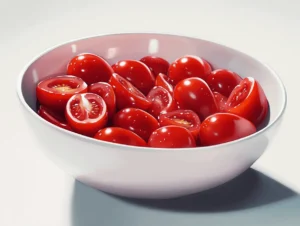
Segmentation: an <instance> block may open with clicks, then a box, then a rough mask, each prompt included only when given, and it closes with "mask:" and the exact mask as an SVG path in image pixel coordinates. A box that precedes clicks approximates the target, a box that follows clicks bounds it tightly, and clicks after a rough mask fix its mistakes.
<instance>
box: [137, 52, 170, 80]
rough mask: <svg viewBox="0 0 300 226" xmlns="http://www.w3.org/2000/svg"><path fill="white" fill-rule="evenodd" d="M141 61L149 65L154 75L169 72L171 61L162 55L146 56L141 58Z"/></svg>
mask: <svg viewBox="0 0 300 226" xmlns="http://www.w3.org/2000/svg"><path fill="white" fill-rule="evenodd" d="M140 61H141V62H143V63H144V64H146V65H147V66H148V67H149V69H150V70H151V71H152V72H153V74H154V76H157V75H158V74H159V73H163V74H167V73H168V69H169V66H170V63H169V62H168V61H167V60H165V59H163V58H161V57H156V56H145V57H143V58H142V59H140Z"/></svg>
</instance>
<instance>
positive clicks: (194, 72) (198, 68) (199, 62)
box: [168, 55, 211, 84]
mask: <svg viewBox="0 0 300 226" xmlns="http://www.w3.org/2000/svg"><path fill="white" fill-rule="evenodd" d="M210 72H211V68H210V67H208V65H207V64H206V63H205V61H204V60H203V59H202V58H200V57H197V56H192V55H186V56H184V57H181V58H179V59H177V60H175V61H174V62H173V63H171V65H170V68H169V72H168V75H169V77H170V79H171V80H172V81H173V83H174V84H177V83H178V82H180V81H181V80H183V79H186V78H191V77H199V78H202V79H203V80H206V78H207V76H208V75H209V74H210Z"/></svg>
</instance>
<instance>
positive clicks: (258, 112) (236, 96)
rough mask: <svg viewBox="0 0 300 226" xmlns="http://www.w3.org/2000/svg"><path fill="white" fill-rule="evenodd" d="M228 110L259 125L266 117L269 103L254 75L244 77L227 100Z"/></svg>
mask: <svg viewBox="0 0 300 226" xmlns="http://www.w3.org/2000/svg"><path fill="white" fill-rule="evenodd" d="M226 105H227V109H228V110H227V112H229V113H233V114H236V115H239V116H241V117H244V118H246V119H248V120H249V121H251V122H253V124H254V125H256V126H258V125H259V124H260V123H261V122H263V120H264V119H265V118H266V116H267V113H268V110H269V104H268V100H267V97H266V95H265V93H264V91H263V89H262V87H261V86H260V84H259V83H258V82H257V81H256V80H255V79H254V78H252V77H247V78H244V79H243V80H242V81H241V82H240V84H239V85H237V86H236V87H235V88H234V89H233V91H232V92H231V94H230V96H229V98H228V100H227V103H226Z"/></svg>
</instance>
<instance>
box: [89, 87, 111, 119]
mask: <svg viewBox="0 0 300 226" xmlns="http://www.w3.org/2000/svg"><path fill="white" fill-rule="evenodd" d="M88 91H89V92H90V93H95V94H98V95H99V96H101V97H102V98H103V100H104V101H105V103H106V107H107V112H108V118H109V119H112V117H113V115H114V114H115V112H116V95H115V92H114V89H113V88H112V86H111V85H110V84H108V83H106V82H97V83H93V84H91V85H90V86H89V88H88Z"/></svg>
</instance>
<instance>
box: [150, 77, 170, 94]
mask: <svg viewBox="0 0 300 226" xmlns="http://www.w3.org/2000/svg"><path fill="white" fill-rule="evenodd" d="M155 86H161V87H163V88H165V89H166V90H167V91H169V93H171V95H173V91H174V89H173V86H172V85H171V84H170V83H169V82H168V76H166V75H165V74H163V73H159V74H158V75H157V77H156V80H155Z"/></svg>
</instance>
